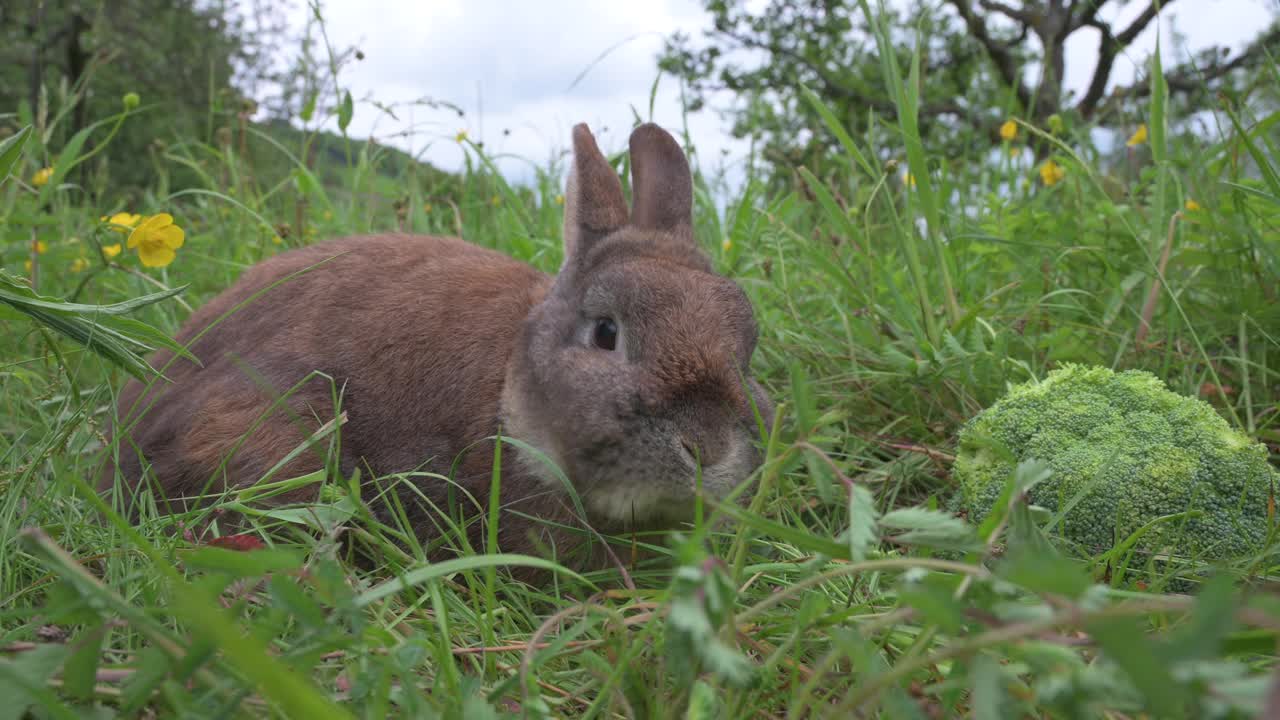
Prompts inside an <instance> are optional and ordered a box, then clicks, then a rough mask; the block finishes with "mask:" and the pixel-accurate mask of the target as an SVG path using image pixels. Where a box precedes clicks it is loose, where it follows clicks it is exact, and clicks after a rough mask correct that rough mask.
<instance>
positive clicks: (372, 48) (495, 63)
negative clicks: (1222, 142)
mask: <svg viewBox="0 0 1280 720" xmlns="http://www.w3.org/2000/svg"><path fill="white" fill-rule="evenodd" d="M755 1H756V2H758V3H759V4H762V5H763V4H764V0H755ZM1121 4H1123V5H1127V7H1123V8H1121V9H1119V10H1118V11H1117V10H1114V9H1111V6H1110V5H1109V6H1108V9H1110V13H1109V17H1110V18H1112V19H1114V18H1117V17H1118V19H1119V20H1120V22H1121V23H1124V22H1125V21H1127V20H1128V19H1129V18H1132V17H1134V16H1136V15H1137V14H1138V13H1139V12H1140V11H1141V9H1142V8H1143V7H1144V6H1145V5H1146V2H1128V3H1112V5H1121ZM1278 6H1280V0H1184V1H1183V2H1179V3H1177V4H1176V5H1175V6H1174V8H1172V9H1171V12H1170V13H1168V14H1167V16H1166V19H1165V22H1164V26H1163V29H1164V32H1165V33H1166V34H1165V38H1164V44H1163V47H1164V48H1165V49H1166V51H1167V50H1168V48H1170V47H1171V44H1170V43H1169V42H1168V40H1169V36H1168V31H1169V28H1170V25H1172V26H1173V27H1174V28H1176V30H1177V31H1178V32H1179V33H1182V34H1183V35H1185V36H1186V39H1187V45H1188V47H1189V48H1190V49H1192V50H1195V49H1199V48H1203V47H1206V46H1210V45H1222V44H1225V45H1228V46H1230V47H1233V48H1238V47H1240V46H1242V45H1243V44H1244V43H1245V42H1246V41H1247V40H1248V39H1249V38H1251V37H1252V36H1253V35H1255V34H1256V33H1257V32H1258V31H1259V30H1261V29H1262V28H1263V27H1265V26H1266V25H1267V24H1268V23H1269V22H1270V21H1271V19H1272V18H1273V17H1274V16H1275V14H1276V13H1277V12H1278V9H1277V8H1278ZM323 8H324V15H325V17H326V21H327V23H326V25H327V31H328V33H329V37H330V40H331V41H332V43H333V45H334V46H336V47H345V46H351V45H354V46H356V47H359V48H360V49H361V50H362V51H363V52H364V55H365V59H364V60H363V61H361V62H356V63H352V64H351V65H349V66H348V67H347V68H346V69H345V70H344V72H343V75H342V76H341V82H342V84H343V85H344V86H345V87H348V88H350V89H351V92H352V95H353V96H354V97H355V98H356V99H357V106H356V112H355V116H354V119H353V121H352V124H351V127H350V128H349V131H350V132H351V133H352V134H353V135H354V136H356V137H368V136H370V135H373V136H374V137H377V138H378V139H380V140H383V141H386V142H391V143H392V144H395V145H397V146H400V147H403V148H405V149H409V150H412V151H415V152H419V151H424V150H425V152H422V155H421V156H422V157H423V158H424V159H426V160H427V161H429V162H431V163H433V164H435V165H437V166H439V167H442V168H444V169H447V170H454V169H457V168H458V167H459V166H460V164H461V162H462V150H461V149H460V147H459V146H458V145H457V143H456V142H454V140H453V138H454V136H455V135H456V134H457V133H458V131H459V130H466V131H467V133H468V134H469V135H470V136H471V137H472V138H473V139H482V140H484V141H485V146H486V148H487V149H488V150H490V151H491V152H499V153H504V154H510V155H513V156H517V157H519V158H524V160H516V159H508V160H504V161H502V163H501V167H502V168H503V171H504V173H506V174H507V175H508V176H509V177H512V178H513V179H516V180H521V179H526V178H528V177H529V176H530V172H529V164H528V163H529V162H532V163H535V164H537V165H540V166H541V165H545V164H546V163H547V161H548V160H549V159H550V158H551V157H552V156H553V155H554V154H555V153H558V152H560V151H562V150H563V149H564V148H565V147H566V146H567V144H568V139H569V129H570V128H571V127H572V126H573V124H574V123H576V122H580V121H585V122H587V123H589V124H590V125H591V127H592V129H593V131H595V132H596V133H597V137H598V138H599V140H600V142H601V145H602V147H603V148H604V149H605V150H606V151H610V150H615V149H620V148H622V147H623V146H624V143H625V142H626V134H627V131H628V129H629V128H630V127H631V117H632V111H631V108H632V107H633V106H634V107H635V108H637V109H639V110H640V112H641V113H642V114H647V112H648V103H649V91H650V88H651V86H652V84H653V81H654V79H655V77H656V76H657V69H656V62H655V58H656V57H657V55H658V53H659V52H660V51H661V49H662V44H663V38H664V37H666V36H668V35H670V34H671V33H673V32H675V31H679V30H683V31H686V32H689V33H691V34H693V35H694V36H695V37H700V34H701V30H702V29H703V28H704V27H706V26H707V25H708V20H707V18H708V15H707V14H706V13H705V12H704V11H703V10H702V7H701V2H700V1H699V0H645V2H630V1H623V0H539V1H538V2H527V1H524V0H510V1H508V0H324V2H323ZM307 12H309V11H308V10H307V8H306V4H305V0H299V7H297V8H295V9H294V11H293V12H292V13H291V20H292V22H293V23H294V24H295V25H296V27H297V28H299V29H301V28H302V27H303V25H304V22H305V18H306V14H307ZM1155 27H1156V24H1155V23H1152V24H1151V25H1150V26H1149V27H1148V30H1147V32H1146V33H1144V34H1143V35H1142V36H1141V37H1140V38H1139V39H1138V41H1137V42H1136V43H1134V45H1133V46H1132V47H1131V49H1130V50H1129V52H1128V53H1127V54H1126V55H1125V56H1123V57H1122V58H1120V59H1119V60H1118V61H1117V64H1116V68H1115V71H1114V72H1113V73H1112V82H1113V83H1128V82H1131V81H1132V79H1133V78H1134V75H1135V72H1136V70H1137V68H1138V67H1139V66H1140V65H1141V63H1143V62H1144V61H1145V59H1146V58H1147V57H1148V55H1149V53H1150V51H1151V49H1152V48H1154V46H1155ZM1096 44H1097V36H1096V35H1095V34H1093V33H1092V32H1090V33H1085V32H1083V31H1082V32H1080V33H1078V34H1077V35H1076V36H1075V37H1074V38H1073V41H1072V43H1071V44H1069V45H1068V56H1067V60H1068V62H1067V84H1068V86H1069V87H1070V88H1073V89H1076V90H1077V91H1083V89H1084V87H1085V86H1086V85H1087V83H1088V81H1089V77H1090V73H1091V71H1092V62H1093V58H1094V56H1095V53H1096ZM610 48H613V50H612V51H611V52H609V54H608V55H607V57H605V58H604V59H603V60H601V61H600V62H599V63H598V64H596V65H594V67H592V63H593V62H594V61H595V60H596V59H597V58H598V57H599V56H600V55H601V54H602V53H605V52H606V51H609V50H610ZM1166 64H1169V62H1168V60H1166ZM588 68H590V70H589V71H588V72H587V74H586V76H585V77H583V78H582V79H581V81H579V82H577V83H576V84H574V81H575V79H576V78H578V77H579V75H581V74H582V73H583V72H584V71H587V70H588ZM424 97H429V98H434V99H438V100H445V101H449V102H452V103H456V104H458V105H460V106H462V107H463V108H465V109H466V111H467V114H466V117H464V118H458V117H457V116H456V115H454V114H452V113H449V112H445V111H440V110H431V109H428V108H425V107H416V108H412V107H409V106H406V105H403V104H405V103H412V102H413V101H414V100H417V99H419V98H424ZM361 100H376V101H378V102H380V103H384V104H388V105H393V104H394V105H396V106H397V108H398V109H397V111H396V115H397V116H398V120H397V119H393V118H392V117H390V116H388V115H387V114H386V113H383V112H381V111H379V110H377V109H376V108H375V107H374V106H373V105H371V104H369V103H368V102H359V101H361ZM654 119H655V120H656V121H657V122H659V123H660V124H663V125H666V126H668V127H678V126H679V123H680V122H681V120H680V100H679V86H678V84H677V83H676V82H675V81H674V79H672V78H670V77H665V78H663V81H662V83H661V85H660V88H659V92H658V97H657V103H656V106H655V113H654ZM504 130H509V131H510V134H509V135H504V134H503V131H504ZM690 133H691V135H692V137H693V140H694V143H695V145H696V146H697V147H698V149H699V152H700V154H701V156H702V157H703V158H704V159H712V158H717V157H719V156H721V154H722V152H721V151H722V150H724V151H727V154H726V155H724V156H725V157H726V158H727V159H728V161H729V162H732V161H733V160H734V159H737V158H740V157H742V156H743V155H744V154H745V147H744V146H743V145H742V144H740V143H737V142H735V141H734V140H733V139H732V138H731V137H730V136H729V133H728V128H727V126H726V123H724V122H722V121H721V120H720V118H719V117H718V115H717V114H716V113H714V112H709V111H704V112H702V113H699V114H696V115H693V116H691V117H690Z"/></svg>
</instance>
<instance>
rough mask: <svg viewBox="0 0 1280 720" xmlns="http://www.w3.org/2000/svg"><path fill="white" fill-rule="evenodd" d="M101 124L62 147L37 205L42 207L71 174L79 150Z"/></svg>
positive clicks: (96, 124)
mask: <svg viewBox="0 0 1280 720" xmlns="http://www.w3.org/2000/svg"><path fill="white" fill-rule="evenodd" d="M103 122H105V121H103V120H99V121H98V122H96V123H94V124H92V125H90V126H89V127H87V128H85V129H83V130H81V131H80V132H78V133H76V134H75V135H72V136H71V139H70V140H68V141H67V144H66V145H63V146H62V152H61V153H59V155H58V162H56V163H54V166H53V175H52V176H51V177H50V178H49V182H47V183H45V184H44V185H43V186H42V187H41V188H40V195H39V199H38V200H37V201H36V204H37V205H44V204H45V203H47V202H48V201H49V197H50V196H51V195H52V194H53V191H54V190H55V189H56V188H57V187H58V185H60V184H61V183H62V180H63V178H65V177H66V176H67V173H69V172H71V168H73V167H75V164H76V161H77V160H79V158H80V148H82V147H84V143H85V141H86V140H88V139H89V135H90V134H92V133H93V131H94V130H96V129H97V128H98V126H99V125H101V124H103Z"/></svg>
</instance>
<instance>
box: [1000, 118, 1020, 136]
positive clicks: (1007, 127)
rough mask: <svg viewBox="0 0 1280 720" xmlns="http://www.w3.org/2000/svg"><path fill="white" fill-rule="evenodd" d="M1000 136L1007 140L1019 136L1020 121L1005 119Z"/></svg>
mask: <svg viewBox="0 0 1280 720" xmlns="http://www.w3.org/2000/svg"><path fill="white" fill-rule="evenodd" d="M1000 137H1001V139H1003V140H1005V141H1009V140H1012V139H1014V138H1016V137H1018V123H1016V122H1014V121H1012V120H1005V121H1004V124H1003V125H1001V126H1000Z"/></svg>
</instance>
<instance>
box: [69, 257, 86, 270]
mask: <svg viewBox="0 0 1280 720" xmlns="http://www.w3.org/2000/svg"><path fill="white" fill-rule="evenodd" d="M88 268H89V260H88V259H87V258H82V257H78V258H76V259H75V260H72V261H71V272H73V273H78V272H84V271H85V270H87V269H88Z"/></svg>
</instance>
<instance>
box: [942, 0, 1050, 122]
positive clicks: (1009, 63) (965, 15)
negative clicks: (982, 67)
mask: <svg viewBox="0 0 1280 720" xmlns="http://www.w3.org/2000/svg"><path fill="white" fill-rule="evenodd" d="M947 1H948V2H949V3H950V4H951V6H952V7H954V8H955V9H956V12H957V13H959V14H960V19H961V20H964V23H965V25H966V26H967V27H968V28H969V33H970V34H971V35H973V36H974V38H976V39H977V40H978V42H979V43H980V44H981V45H982V47H983V49H985V50H986V51H987V57H988V58H990V59H991V62H992V64H994V65H995V66H996V72H998V73H999V74H1000V79H1001V80H1003V81H1004V84H1005V86H1006V87H1008V88H1010V89H1011V90H1013V92H1014V94H1015V95H1016V96H1017V98H1018V102H1019V103H1020V104H1021V105H1022V107H1024V108H1029V107H1031V90H1030V89H1029V88H1027V86H1026V84H1025V83H1024V82H1022V78H1020V77H1019V76H1018V61H1017V58H1015V57H1014V56H1013V54H1012V53H1011V52H1010V48H1009V47H1007V46H1006V45H1004V44H1003V43H1000V42H998V41H997V40H996V39H995V38H993V37H991V33H990V32H989V31H988V30H987V23H986V22H985V21H983V19H982V18H981V17H979V16H978V14H977V13H975V12H974V11H973V5H972V4H970V2H969V0H947ZM1028 26H1029V24H1027V23H1024V32H1025V28H1026V27H1028Z"/></svg>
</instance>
